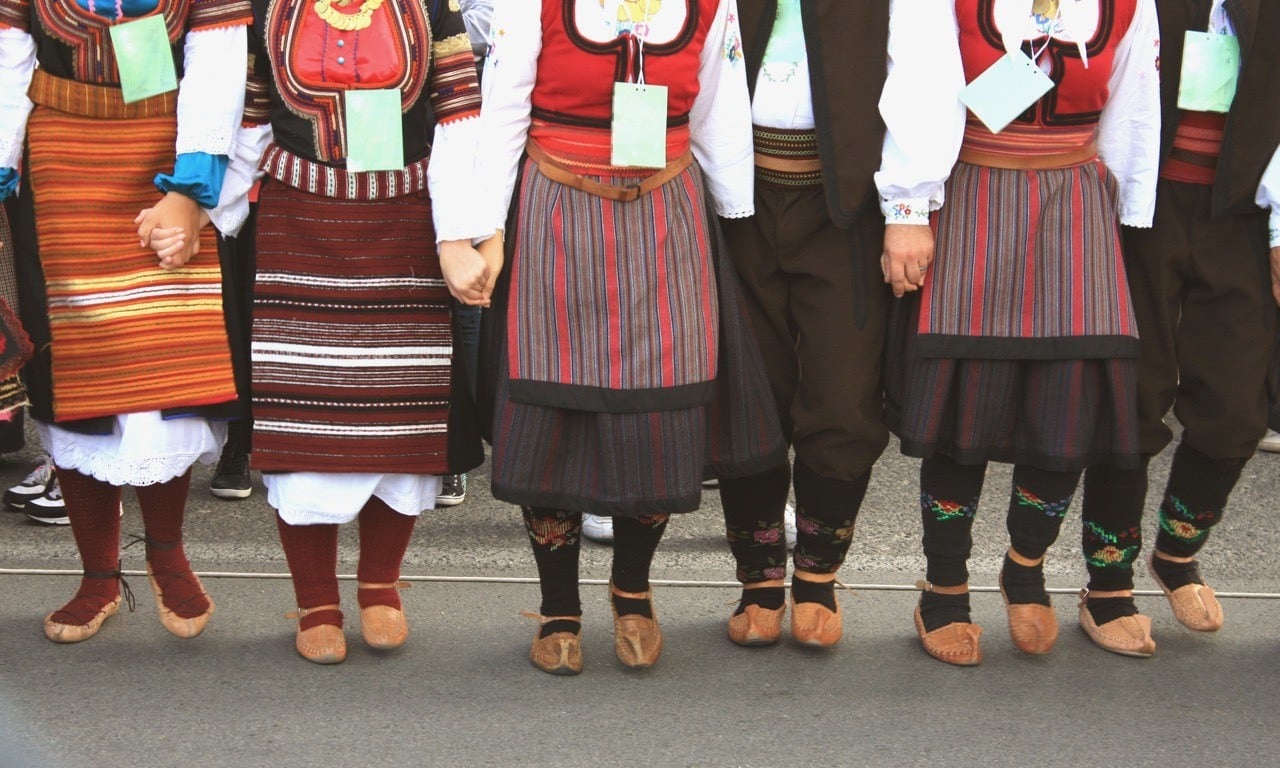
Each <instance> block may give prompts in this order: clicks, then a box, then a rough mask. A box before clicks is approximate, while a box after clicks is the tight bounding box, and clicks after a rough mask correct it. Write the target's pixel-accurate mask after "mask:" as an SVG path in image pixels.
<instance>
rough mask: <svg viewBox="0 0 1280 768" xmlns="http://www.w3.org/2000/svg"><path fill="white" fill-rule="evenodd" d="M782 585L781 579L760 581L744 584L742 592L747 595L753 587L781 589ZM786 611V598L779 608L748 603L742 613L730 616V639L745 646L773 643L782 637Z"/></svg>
mask: <svg viewBox="0 0 1280 768" xmlns="http://www.w3.org/2000/svg"><path fill="white" fill-rule="evenodd" d="M782 585H783V584H782V581H781V580H777V581H765V582H759V583H755V584H752V585H750V586H744V587H743V590H742V592H743V594H744V595H745V594H746V593H747V592H748V591H749V590H752V589H769V588H777V589H781V588H782ZM735 610H736V609H735ZM786 613H787V604H786V601H785V600H784V601H783V603H782V605H780V606H778V607H777V608H765V607H764V606H762V605H747V606H746V607H744V608H743V609H742V611H741V612H740V613H734V614H733V615H732V616H730V617H729V640H730V641H731V642H733V643H734V644H736V645H741V646H743V647H744V648H760V647H763V646H766V645H773V644H775V643H777V642H778V640H780V639H781V638H782V617H783V616H784V615H786Z"/></svg>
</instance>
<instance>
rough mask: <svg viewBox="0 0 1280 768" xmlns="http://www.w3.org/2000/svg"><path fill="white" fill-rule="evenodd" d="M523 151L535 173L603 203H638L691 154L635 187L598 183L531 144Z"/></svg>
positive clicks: (678, 170) (689, 159)
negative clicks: (600, 199)
mask: <svg viewBox="0 0 1280 768" xmlns="http://www.w3.org/2000/svg"><path fill="white" fill-rule="evenodd" d="M525 151H526V152H528V153H529V159H530V160H532V161H533V162H534V163H536V164H537V165H538V171H539V172H540V173H541V174H542V175H543V176H546V177H547V178H548V179H551V180H552V181H555V182H559V183H560V184H564V185H565V186H568V187H573V188H574V189H580V190H582V191H583V192H586V193H587V194H589V195H595V196H596V197H603V198H605V199H606V200H616V201H618V202H620V203H630V202H632V201H635V200H639V199H640V198H641V197H642V196H644V195H647V194H649V193H650V192H652V191H653V190H655V189H657V188H658V187H661V186H662V185H663V184H666V183H667V182H668V181H671V180H672V179H674V178H675V177H677V176H679V175H680V174H681V173H684V170H685V169H686V168H688V167H689V166H691V165H693V153H692V152H685V153H684V154H683V155H680V156H679V157H677V158H676V159H675V160H672V161H671V162H669V163H667V164H666V166H664V167H663V168H661V169H660V170H659V171H658V172H657V173H655V174H653V175H652V176H646V177H644V178H642V179H640V181H639V183H638V184H628V185H626V186H614V185H612V184H602V183H600V182H598V181H595V180H594V179H589V178H587V177H586V176H583V175H582V174H580V173H574V172H573V171H571V170H569V169H568V168H566V167H565V166H563V165H561V164H560V163H558V162H556V161H555V160H553V159H552V158H551V156H550V155H548V154H547V153H546V152H544V151H543V150H542V148H541V147H539V146H538V145H537V144H535V143H534V142H532V141H530V142H528V143H527V144H526V145H525Z"/></svg>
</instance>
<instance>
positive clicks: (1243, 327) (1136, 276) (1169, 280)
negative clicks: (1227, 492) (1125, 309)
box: [1124, 179, 1276, 459]
mask: <svg viewBox="0 0 1280 768" xmlns="http://www.w3.org/2000/svg"><path fill="white" fill-rule="evenodd" d="M1209 195H1210V188H1209V187H1208V186H1204V185H1197V184H1184V183H1180V182H1171V181H1167V180H1163V179H1162V180H1161V181H1160V186H1159V192H1158V195H1157V198H1156V216H1155V224H1154V226H1153V227H1152V228H1151V229H1133V228H1129V227H1126V228H1125V243H1124V244H1125V268H1126V271H1127V272H1128V277H1129V288H1130V290H1131V292H1132V295H1133V304H1134V309H1135V310H1136V312H1137V317H1138V335H1139V338H1140V339H1141V347H1140V354H1139V359H1138V419H1139V447H1140V450H1141V452H1142V453H1144V454H1148V455H1150V454H1156V453H1159V452H1160V451H1161V450H1162V449H1163V448H1164V447H1165V446H1166V445H1168V444H1169V441H1170V440H1172V438H1173V432H1172V430H1170V428H1169V427H1168V425H1166V424H1165V423H1164V416H1165V414H1167V413H1168V412H1169V409H1170V408H1171V407H1172V408H1173V412H1174V415H1175V416H1177V418H1178V421H1179V422H1180V423H1181V424H1182V426H1183V429H1184V431H1183V433H1182V442H1183V443H1185V444H1186V445H1188V446H1190V447H1192V448H1195V449H1196V450H1197V451H1199V452H1201V453H1203V454H1204V455H1206V456H1208V457H1210V458H1214V459H1242V458H1248V457H1250V456H1252V455H1253V452H1254V449H1255V448H1256V447H1257V444H1258V440H1259V438H1261V437H1262V435H1263V433H1264V432H1265V431H1266V426H1267V396H1266V375H1267V367H1268V364H1269V361H1270V355H1271V349H1272V343H1273V339H1274V335H1275V333H1276V304H1275V301H1274V300H1273V299H1272V298H1271V277H1270V271H1269V263H1268V254H1269V248H1268V247H1267V218H1266V213H1265V212H1262V211H1259V212H1258V213H1257V214H1256V215H1254V214H1250V215H1247V216H1227V217H1222V218H1218V219H1213V218H1210V216H1209V210H1210V209H1209Z"/></svg>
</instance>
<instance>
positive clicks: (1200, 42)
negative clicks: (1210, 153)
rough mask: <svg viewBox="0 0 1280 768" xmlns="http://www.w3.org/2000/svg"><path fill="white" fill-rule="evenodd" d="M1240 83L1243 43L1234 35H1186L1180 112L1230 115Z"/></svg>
mask: <svg viewBox="0 0 1280 768" xmlns="http://www.w3.org/2000/svg"><path fill="white" fill-rule="evenodd" d="M1239 81H1240V41H1239V39H1238V38H1236V36H1235V35H1212V34H1209V33H1208V32H1187V34H1186V37H1185V38H1184V44H1183V48H1182V74H1181V77H1180V79H1179V80H1178V109H1185V110H1189V111H1192V112H1229V111H1231V102H1232V101H1234V100H1235V98H1236V85H1237V84H1238V83H1239Z"/></svg>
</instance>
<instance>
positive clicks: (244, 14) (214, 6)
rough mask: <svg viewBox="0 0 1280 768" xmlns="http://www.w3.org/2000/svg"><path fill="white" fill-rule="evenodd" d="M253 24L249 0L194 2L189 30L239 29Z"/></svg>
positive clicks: (194, 0) (204, 0)
mask: <svg viewBox="0 0 1280 768" xmlns="http://www.w3.org/2000/svg"><path fill="white" fill-rule="evenodd" d="M252 23H253V6H252V5H251V4H250V3H249V0H192V2H191V12H190V15H188V16H187V30H188V31H195V30H200V29H214V28H216V27H239V26H248V25H249V24H252Z"/></svg>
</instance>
